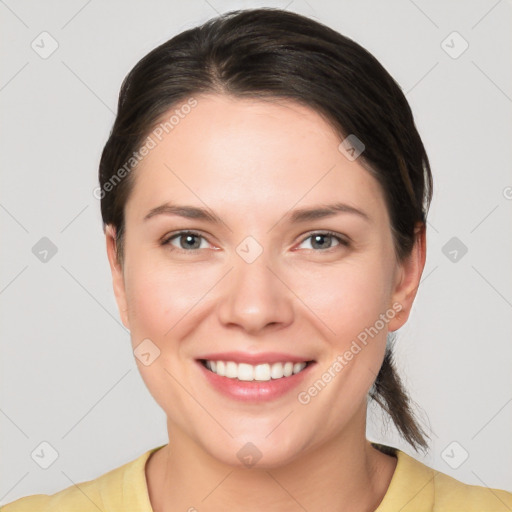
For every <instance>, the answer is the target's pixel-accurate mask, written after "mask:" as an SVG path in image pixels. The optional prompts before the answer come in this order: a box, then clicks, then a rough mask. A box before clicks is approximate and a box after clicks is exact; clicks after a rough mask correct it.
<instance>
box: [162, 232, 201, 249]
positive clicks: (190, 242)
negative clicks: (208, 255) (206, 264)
mask: <svg viewBox="0 0 512 512" xmlns="http://www.w3.org/2000/svg"><path fill="white" fill-rule="evenodd" d="M201 238H202V239H203V240H204V241H205V242H206V238H204V236H202V235H200V234H199V233H196V232H195V231H180V232H179V233H175V234H174V235H172V236H170V237H167V238H165V239H164V240H162V245H170V246H171V247H172V250H177V251H181V252H195V251H199V250H200V249H201V248H203V249H205V248H207V247H201V242H200V241H199V242H198V240H199V239H201ZM174 240H180V241H179V242H178V243H179V247H176V246H175V245H174V244H172V243H171V242H173V241H174ZM206 243H207V245H208V242H206Z"/></svg>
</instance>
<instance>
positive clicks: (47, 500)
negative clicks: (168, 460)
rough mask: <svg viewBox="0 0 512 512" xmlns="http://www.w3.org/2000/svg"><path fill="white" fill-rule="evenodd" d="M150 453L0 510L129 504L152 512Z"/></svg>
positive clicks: (83, 511)
mask: <svg viewBox="0 0 512 512" xmlns="http://www.w3.org/2000/svg"><path fill="white" fill-rule="evenodd" d="M159 448H160V447H158V448H154V449H152V450H149V451H147V452H145V453H143V454H142V455H140V456H139V457H138V458H137V459H134V460H132V461H130V462H127V463H126V464H124V465H122V466H119V467H117V468H115V469H112V470H111V471H109V472H107V473H104V474H103V475H101V476H99V477H98V478H95V479H94V480H88V481H85V482H80V483H77V484H73V485H71V486H69V487H67V488H66V489H63V490H61V491H59V492H57V493H55V494H51V495H48V494H34V495H31V496H25V497H24V498H20V499H18V500H15V501H12V502H11V503H8V504H6V505H3V506H1V507H0V512H50V511H51V512H70V511H73V512H89V511H90V512H98V510H109V511H112V512H114V511H120V512H121V511H123V510H126V507H125V506H126V504H127V503H129V504H130V505H133V506H134V508H133V510H137V511H138V512H151V506H150V502H149V497H148V493H147V483H146V479H145V464H146V461H147V459H148V458H149V456H150V455H151V453H152V452H154V451H156V450H158V449H159Z"/></svg>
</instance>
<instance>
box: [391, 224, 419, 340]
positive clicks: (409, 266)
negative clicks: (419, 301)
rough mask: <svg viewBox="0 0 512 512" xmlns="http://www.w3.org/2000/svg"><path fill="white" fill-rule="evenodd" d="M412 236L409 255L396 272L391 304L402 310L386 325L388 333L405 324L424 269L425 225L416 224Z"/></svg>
mask: <svg viewBox="0 0 512 512" xmlns="http://www.w3.org/2000/svg"><path fill="white" fill-rule="evenodd" d="M414 234H415V243H414V247H413V249H412V251H411V254H410V256H409V257H408V258H406V259H405V260H404V261H403V262H402V264H401V265H400V268H399V270H398V272H397V278H396V280H395V287H394V290H393V295H392V299H391V304H395V303H398V304H400V305H401V307H402V309H401V310H400V311H399V312H398V313H397V314H396V315H395V317H394V318H393V319H392V320H390V322H389V323H388V331H389V332H392V331H396V330H397V329H400V327H402V326H403V325H404V324H405V322H407V319H408V318H409V314H410V313H411V309H412V305H413V302H414V299H415V297H416V292H417V291H418V287H419V285H420V279H421V274H422V273H423V268H424V267H425V259H426V256H427V244H426V226H425V224H423V223H418V224H417V225H416V228H415V231H414Z"/></svg>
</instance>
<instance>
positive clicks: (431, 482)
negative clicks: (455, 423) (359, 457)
mask: <svg viewBox="0 0 512 512" xmlns="http://www.w3.org/2000/svg"><path fill="white" fill-rule="evenodd" d="M162 446H166V445H162ZM162 446H158V447H157V448H153V449H151V450H148V451H147V452H145V453H144V454H142V455H141V456H140V457H138V458H137V459H135V460H132V461H131V462H128V463H126V464H124V465H123V466H120V467H118V468H116V469H113V470H111V471H109V472H108V473H105V474H103V475H101V476H100V477H98V478H96V479H94V480H89V481H87V482H82V483H80V484H78V487H79V488H77V487H76V486H74V485H72V486H70V487H68V488H66V489H64V490H62V491H59V492H57V493H55V494H52V495H51V496H48V495H46V494H35V495H32V496H26V497H24V498H20V499H18V500H16V501H13V502H11V503H9V504H7V505H4V506H2V507H1V508H0V510H1V512H50V511H51V512H98V511H101V512H153V510H152V508H151V503H150V501H149V495H148V488H147V483H146V474H145V465H146V461H147V460H148V458H149V456H150V455H151V454H152V453H153V452H154V451H156V450H158V449H160V448H162ZM388 449H389V448H388ZM391 450H393V452H394V453H395V454H396V456H397V458H398V461H397V465H396V469H395V472H394V474H393V477H392V479H391V483H390V485H389V488H388V491H387V492H386V495H385V496H384V499H383V500H382V502H381V503H380V505H379V507H378V508H377V510H376V511H375V512H399V511H400V512H427V511H428V512H459V511H460V512H510V511H512V493H510V492H506V491H501V490H497V489H489V488H487V487H481V486H476V485H475V486H474V485H467V484H464V483H462V482H459V481H458V480H455V479H454V478H452V477H450V476H448V475H445V474H444V473H441V472H439V471H435V470H433V469H431V468H429V467H428V466H425V465H424V464H422V463H421V462H419V461H417V460H416V459H414V458H412V457H410V456H409V455H407V454H406V453H404V452H402V451H400V450H398V449H393V448H391Z"/></svg>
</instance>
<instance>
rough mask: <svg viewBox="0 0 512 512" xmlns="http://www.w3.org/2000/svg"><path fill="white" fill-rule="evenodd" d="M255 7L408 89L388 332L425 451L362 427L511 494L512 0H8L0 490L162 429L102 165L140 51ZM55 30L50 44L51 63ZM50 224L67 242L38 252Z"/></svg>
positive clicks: (3, 83)
mask: <svg viewBox="0 0 512 512" xmlns="http://www.w3.org/2000/svg"><path fill="white" fill-rule="evenodd" d="M185 4H186V5H185ZM260 5H266V6H272V7H282V8H287V9H289V10H290V11H295V12H299V13H301V14H305V15H307V16H311V17H314V18H317V19H318V20H320V21H322V22H324V23H327V24H328V25H330V26H331V27H333V28H335V29H336V30H339V31H340V32H342V33H343V34H345V35H347V36H349V37H352V38H353V39H355V40H356V41H357V42H359V43H360V44H362V45H363V46H364V47H366V48H367V49H368V50H370V51H371V52H372V53H373V54H374V55H375V56H376V57H377V58H378V59H379V60H380V61H381V62H382V64H383V65H384V66H385V67H386V68H387V69H388V71H389V72H390V73H391V74H392V75H393V76H394V77H395V78H396V79H397V81H398V82H399V83H400V85H401V86H402V88H403V90H404V92H406V94H407V98H408V100H409V102H410V103H411V106H412V108H413V111H414V113H415V118H416V122H417V125H418V128H419V130H420V133H421V135H422V137H423V140H424V142H425V145H426V148H427V151H428V153H429V156H430V159H431V163H432V168H433V174H434V183H435V195H434V201H433V204H432V208H431V212H430V215H429V227H428V255H427V263H426V267H425V271H424V275H423V280H422V283H421V286H420V290H419V293H418V297H417V300H416V303H415V306H414V310H413V313H412V316H411V318H410V320H409V322H408V323H407V324H406V326H404V327H403V328H402V329H401V330H400V331H399V336H398V342H397V354H398V364H399V369H400V372H401V374H402V375H403V378H404V380H405V383H406V385H407V387H408V389H409V391H410V393H411V395H412V397H413V398H414V400H415V401H416V402H417V403H418V404H420V405H421V410H420V416H421V418H422V419H423V421H424V422H425V424H426V425H427V428H430V429H431V437H432V442H431V450H430V452H429V454H428V455H426V456H422V455H420V454H415V453H414V452H413V451H412V450H411V449H410V448H409V447H408V445H407V444H405V443H404V442H402V441H401V440H400V439H399V438H398V437H397V436H396V432H395V431H394V430H393V429H392V428H391V427H389V428H388V429H387V430H386V429H384V430H383V428H382V427H381V426H380V422H381V419H380V416H379V415H375V414H374V412H372V411H371V414H370V424H369V426H368V436H369V437H370V438H371V439H372V440H377V441H381V442H384V443H388V444H392V445H394V446H398V447H399V448H401V449H403V450H404V451H406V452H408V453H410V454H412V455H413V456H415V457H416V458H418V459H419V460H421V461H423V462H425V463H426V464H428V465H430V466H432V467H434V468H435V469H438V470H440V471H443V472H445V473H447V474H449V475H452V476H454V477H455V478H457V479H459V480H462V481H465V482H468V483H473V484H478V485H488V486H491V487H498V488H504V489H507V490H511V491H512V466H511V464H510V461H511V460H512V436H511V435H510V434H511V432H512V382H511V381H512V377H511V371H510V369H511V364H510V363H511V360H512V344H511V343H510V341H511V339H512V337H511V331H512V326H511V308H512V267H511V265H510V261H511V259H512V258H511V254H512V237H511V233H512V229H511V227H512V226H511V224H512V216H511V210H512V200H511V198H512V176H511V173H510V162H511V154H510V153H511V151H512V150H511V147H512V144H511V140H512V138H511V135H512V134H511V131H512V129H511V123H510V120H511V117H510V114H511V107H512V104H511V103H512V99H511V96H512V70H511V66H510V62H512V59H511V57H512V56H511V53H512V41H511V39H512V36H511V34H512V31H511V23H510V22H511V13H512V6H511V3H510V2H509V1H508V2H507V1H505V0H501V1H496V0H478V1H476V0H475V1H471V2H469V1H468V2H460V1H435V2H434V1H425V0H415V1H412V0H395V1H387V2H379V1H358V2H356V1H352V2H349V1H343V2H334V1H330V2H328V1H313V0H309V2H306V1H304V0H294V1H293V2H289V0H287V1H284V2H277V1H276V2H265V3H263V2H262V3H259V2H241V1H240V2H234V1H222V0H208V2H206V1H203V0H194V1H190V2H186V3H185V2H177V1H163V0H160V1H157V0H154V1H151V2H142V1H139V2H137V1H131V2H128V1H121V0H117V1H108V2H99V1H97V0H96V1H94V0H92V1H91V0H89V1H84V0H73V1H68V2H55V1H54V2H52V1H48V2H28V1H18V2H15V1H14V0H6V1H1V2H0V15H1V20H2V30H1V31H0V39H1V44H0V48H1V59H2V74H1V77H0V104H1V109H2V123H1V125H0V126H1V128H0V129H1V134H0V143H1V156H2V173H1V184H0V185H1V186H0V223H1V224H0V225H1V234H2V240H1V242H2V243H1V245H0V250H1V266H0V314H1V318H0V326H1V327H0V328H1V332H0V341H1V356H2V357H1V408H0V413H1V414H0V424H1V429H2V437H1V441H0V442H1V449H2V457H1V461H2V464H1V474H0V503H3V504H5V503H7V502H10V501H13V500H14V499H16V498H19V497H21V496H25V495H28V494H34V493H53V492H56V491H58V490H60V489H63V488H65V487H68V486H70V485H72V484H73V483H78V482H81V481H84V480H87V479H92V478H96V477H97V476H99V475H100V474H103V473H105V472H106V471H108V470H110V469H112V468H114V467H117V466H119V465H121V464H124V463H125V462H128V461H130V460H133V459H134V458H135V457H137V456H139V455H140V454H141V453H142V452H144V451H146V450H148V449H150V448H152V447H156V446H158V445H160V444H165V443H166V442H167V435H166V425H165V415H164V414H163V412H162V411H161V410H160V408H159V407H158V406H157V404H156V403H155V402H154V400H153V399H152V397H151V395H150V394H149V392H148V391H147V390H146V388H145V385H144V383H143V381H142V379H141V378H140V376H139V374H138V370H137V368H136V365H135V362H134V356H133V353H132V352H131V347H130V341H129V333H128V332H127V331H126V329H125V328H124V327H123V326H122V324H121V322H120V320H119V316H118V312H117V308H116V304H115V301H114V295H113V292H112V288H111V277H110V272H109V268H108V262H107V257H106V252H105V241H104V236H103V233H102V228H101V218H100V213H99V202H98V200H96V199H95V197H94V196H93V189H94V188H95V187H96V186H97V181H96V180H97V165H98V161H99V157H100V152H101V150H102V147H103V144H104V143H105V141H106V138H107V135H108V133H109V131H110V128H111V125H112V123H113V120H114V115H115V110H116V102H117V95H118V92H119V87H120V85H121V81H122V79H123V78H124V76H125V75H126V74H127V73H128V71H129V70H130V69H131V68H132V67H133V65H135V63H136V62H137V61H138V60H139V59H140V58H142V57H143V56H144V55H145V54H146V53H147V52H148V51H150V50H151V49H153V48H154V47H155V46H157V45H158V44H160V43H162V42H164V41H165V40H167V39H168V38H170V37H171V36H173V35H175V34H176V33H178V32H180V31H182V30H184V29H187V28H189V27H192V26H195V25H196V24H198V23H201V22H203V21H206V20H207V19H209V18H210V17H212V16H214V15H216V14H217V12H225V11H228V10H231V9H235V8H244V7H254V6H260ZM216 11H217V12H216ZM44 31H46V32H48V33H49V34H50V35H51V38H53V39H54V40H55V41H56V42H57V43H58V48H57V49H56V51H55V52H54V53H52V54H51V55H49V56H48V55H45V54H44V52H49V51H50V50H51V44H52V39H51V38H50V37H49V36H45V35H43V36H40V34H41V32H44ZM453 31H457V32H458V33H459V34H460V35H461V36H462V38H463V40H462V39H460V38H459V37H458V36H456V35H455V36H453V35H452V36H450V34H452V32H453ZM447 38H448V39H447ZM464 40H465V41H467V43H468V44H469V47H468V48H467V50H466V51H465V52H464V53H462V54H461V55H458V53H460V51H461V50H462V49H463V48H464ZM443 41H445V42H444V43H443ZM53 44H55V43H53ZM32 45H33V46H34V47H35V48H36V49H37V51H36V49H34V48H33V47H32ZM41 53H42V54H43V56H44V57H46V58H43V56H41ZM450 54H451V55H450ZM454 56H456V57H457V58H454ZM43 237H47V238H48V239H50V240H51V242H52V243H53V244H54V245H55V246H56V248H57V252H56V254H54V255H52V253H51V251H50V252H48V254H45V253H44V252H40V251H42V250H43V249H44V244H45V243H46V244H47V242H45V241H43V242H40V239H41V238H43ZM453 237H456V240H454V241H453V240H452V241H451V242H449V241H450V240H451V239H452V238H453ZM38 243H39V244H42V245H36V244H38ZM446 244H448V245H446ZM461 244H464V246H465V247H467V253H466V254H464V255H463V252H462V250H461V248H462V245H461ZM34 246H36V249H34V250H33V247H34ZM443 248H444V249H443ZM454 250H455V251H457V255H456V256H457V258H456V260H455V261H454V257H455V253H454V252H453V251H454ZM34 252H35V254H34ZM45 257H46V261H41V259H40V258H43V259H44V258H45ZM42 442H47V443H49V444H50V445H51V446H52V447H53V448H54V449H55V450H56V452H58V458H57V459H56V460H55V461H54V462H53V464H51V465H50V466H49V467H48V468H47V469H43V468H42V467H40V465H41V464H45V463H46V464H48V463H49V462H51V460H50V459H47V460H46V461H45V460H39V459H38V458H37V457H36V456H34V457H32V456H31V454H32V453H33V452H34V451H36V453H42V452H41V449H43V452H44V453H45V457H47V458H48V457H51V453H52V452H51V448H49V447H48V446H47V445H42V446H41V443H42ZM452 443H456V444H452ZM466 453H467V454H468V457H467V459H466V460H464V458H465V457H466ZM43 458H44V457H43Z"/></svg>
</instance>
